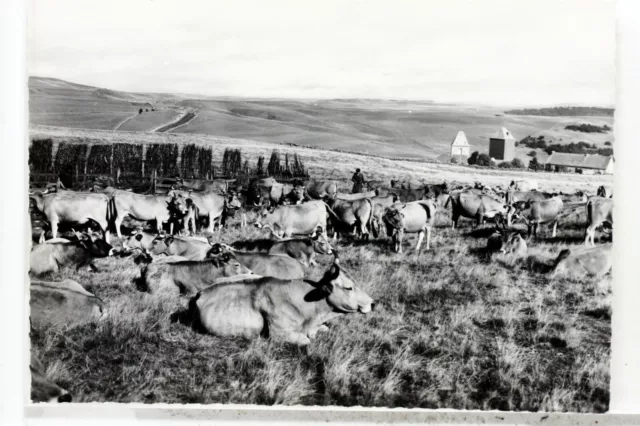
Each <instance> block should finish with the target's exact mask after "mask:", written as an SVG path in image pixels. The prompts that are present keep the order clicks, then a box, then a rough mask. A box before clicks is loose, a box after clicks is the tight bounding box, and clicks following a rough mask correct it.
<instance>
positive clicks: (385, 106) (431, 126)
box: [29, 77, 613, 160]
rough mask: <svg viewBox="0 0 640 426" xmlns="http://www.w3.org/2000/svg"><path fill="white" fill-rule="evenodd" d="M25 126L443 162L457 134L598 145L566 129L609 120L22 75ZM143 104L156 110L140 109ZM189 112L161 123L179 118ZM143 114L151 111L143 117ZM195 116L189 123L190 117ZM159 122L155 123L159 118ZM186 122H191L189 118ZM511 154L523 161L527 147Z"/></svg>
mask: <svg viewBox="0 0 640 426" xmlns="http://www.w3.org/2000/svg"><path fill="white" fill-rule="evenodd" d="M29 89H30V96H29V112H30V123H31V124H33V125H47V126H57V127H66V128H75V129H99V130H111V131H152V130H155V131H158V130H159V129H168V130H167V132H168V133H172V134H176V133H188V134H190V135H193V136H195V135H198V134H201V135H212V136H219V137H229V138H238V139H250V140H253V141H261V142H268V143H278V144H283V143H284V144H296V145H304V146H310V147H316V148H321V149H325V150H340V151H350V152H357V153H363V154H370V155H377V156H382V157H387V158H411V159H416V160H435V159H437V158H448V157H447V156H448V155H449V154H450V152H451V151H450V149H451V148H450V146H451V143H452V141H453V139H454V138H455V136H456V134H457V133H458V131H460V130H463V131H464V132H465V134H466V136H467V139H468V140H469V144H470V145H471V149H472V151H476V150H477V151H479V152H481V153H483V152H484V153H487V152H488V150H489V138H490V137H491V136H492V135H494V134H496V133H497V132H498V130H499V129H500V128H501V127H506V128H507V129H509V131H510V132H511V133H512V134H513V135H514V136H515V137H516V138H518V139H521V138H523V137H525V136H529V135H530V136H532V137H538V136H540V135H544V136H545V137H546V138H547V140H549V141H550V142H553V143H561V144H568V143H571V142H576V143H577V142H579V141H582V140H584V141H585V142H588V143H590V144H595V145H597V146H598V147H604V144H605V142H607V141H611V135H608V134H602V133H587V134H582V133H578V132H574V131H571V130H568V129H566V128H565V127H566V126H568V125H572V124H576V122H583V121H585V122H586V121H588V122H589V124H592V125H594V126H595V125H597V126H604V125H607V126H612V125H613V118H612V117H610V116H600V117H595V116H594V117H590V118H589V119H588V120H586V119H585V120H576V119H575V118H574V117H561V116H523V115H503V114H502V112H503V110H502V109H500V108H494V107H488V106H475V105H454V104H436V103H433V102H431V101H411V100H391V99H387V100H380V99H322V100H309V99H305V100H303V99H254V98H251V99H249V98H228V97H224V98H215V97H211V96H204V95H202V96H199V95H178V94H167V93H164V94H163V93H132V92H122V91H117V90H111V89H106V88H98V87H91V86H85V85H78V84H74V83H69V82H65V81H63V80H57V79H48V78H40V77H32V78H30V79H29ZM144 102H149V103H150V104H151V105H152V106H153V109H154V110H155V111H149V112H147V111H144V112H143V114H138V112H139V108H140V107H143V108H144V109H145V110H146V109H147V106H146V104H140V103H144ZM187 112H191V113H193V115H190V116H188V117H186V118H185V120H184V121H183V122H181V123H180V124H182V123H184V124H183V125H180V126H177V127H176V126H175V125H171V126H168V127H167V125H169V124H170V123H172V122H174V121H175V120H176V116H177V114H183V115H184V114H186V113H187ZM148 114H149V115H148ZM191 118H193V119H191ZM165 119H166V122H163V121H162V120H165ZM187 119H190V121H188V120H187ZM524 149H526V147H522V149H520V148H518V149H516V155H517V156H519V157H521V158H523V159H528V157H526V154H527V152H528V151H530V149H529V150H528V151H524Z"/></svg>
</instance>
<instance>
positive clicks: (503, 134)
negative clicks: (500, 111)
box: [491, 127, 515, 140]
mask: <svg viewBox="0 0 640 426" xmlns="http://www.w3.org/2000/svg"><path fill="white" fill-rule="evenodd" d="M491 139H504V140H507V139H509V140H515V138H514V137H513V135H512V134H511V132H510V131H509V130H507V128H506V127H502V128H501V129H500V130H498V133H497V134H496V135H495V136H491Z"/></svg>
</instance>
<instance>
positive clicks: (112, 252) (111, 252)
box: [107, 247, 116, 256]
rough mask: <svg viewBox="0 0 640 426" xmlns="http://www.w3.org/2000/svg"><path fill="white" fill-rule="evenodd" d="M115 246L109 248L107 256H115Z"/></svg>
mask: <svg viewBox="0 0 640 426" xmlns="http://www.w3.org/2000/svg"><path fill="white" fill-rule="evenodd" d="M115 250H116V249H115V248H113V247H111V249H110V250H109V254H108V255H107V256H113V255H114V254H115Z"/></svg>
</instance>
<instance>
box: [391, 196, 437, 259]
mask: <svg viewBox="0 0 640 426" xmlns="http://www.w3.org/2000/svg"><path fill="white" fill-rule="evenodd" d="M435 217H436V206H435V204H434V203H433V202H432V201H430V200H423V201H412V202H410V203H406V204H400V203H398V204H394V205H393V206H391V207H390V208H388V209H387V212H386V213H385V215H384V217H383V220H384V222H385V223H386V224H387V227H388V228H387V229H388V230H389V231H391V232H390V233H391V235H392V241H393V244H394V249H395V251H396V252H397V253H402V239H403V236H404V234H405V233H416V232H417V233H418V243H417V244H416V249H415V250H416V253H419V252H420V245H421V244H422V239H423V238H424V234H425V231H426V233H427V250H429V246H430V243H431V228H432V227H433V224H434V221H435Z"/></svg>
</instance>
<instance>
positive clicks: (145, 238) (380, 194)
mask: <svg viewBox="0 0 640 426" xmlns="http://www.w3.org/2000/svg"><path fill="white" fill-rule="evenodd" d="M30 198H31V200H32V206H33V208H35V209H36V210H37V211H39V212H40V213H41V214H43V215H44V216H46V221H47V222H48V224H49V228H50V232H51V238H50V239H46V238H45V236H46V235H47V234H48V232H47V231H46V230H45V229H43V230H42V233H41V234H40V239H39V244H36V245H34V246H33V248H32V250H31V256H30V261H31V271H30V272H31V275H32V276H33V277H36V279H37V277H39V276H41V275H44V274H47V273H50V272H56V271H59V270H60V268H62V267H73V268H76V269H79V268H82V267H88V268H91V269H93V270H96V268H95V266H94V265H93V263H92V261H93V259H94V258H96V257H106V256H111V255H119V256H129V255H133V256H134V258H135V259H136V262H137V263H140V262H142V263H143V265H142V266H141V271H140V277H139V278H138V280H137V282H136V284H137V285H138V288H140V289H143V290H144V291H148V292H151V293H154V292H161V291H175V292H176V293H178V291H179V292H180V293H182V294H186V295H192V297H191V298H190V301H189V305H188V312H187V314H185V318H188V319H189V322H190V323H191V325H192V326H193V327H194V328H196V329H198V330H200V331H204V332H208V333H211V334H215V335H218V336H242V337H246V338H254V337H257V336H268V337H271V338H276V339H280V340H283V341H286V342H291V343H294V344H297V345H307V344H309V343H310V341H311V339H313V338H315V336H316V335H317V333H318V332H320V331H323V330H326V329H327V326H326V323H328V322H329V321H330V320H331V319H332V318H334V317H337V316H340V315H343V314H347V313H356V312H361V313H368V312H370V311H371V310H372V309H373V307H374V302H373V300H372V299H371V297H369V296H368V295H367V294H366V293H365V292H364V291H363V290H362V289H361V288H359V287H358V286H357V285H356V283H355V282H354V280H353V279H352V277H351V276H350V275H349V273H348V272H347V271H345V269H344V268H343V267H341V266H340V265H339V261H338V254H337V252H336V249H335V244H334V246H332V244H331V240H330V239H329V235H332V237H333V241H334V243H335V241H336V240H337V238H338V237H341V236H342V235H346V234H350V235H352V236H354V237H357V238H362V239H368V238H369V234H370V233H371V234H372V235H373V236H374V237H378V236H380V235H382V234H383V233H385V234H386V235H387V237H389V238H390V241H391V244H392V246H393V248H394V250H395V251H396V252H399V253H400V252H402V242H403V238H404V236H405V234H418V241H417V244H416V247H415V250H416V253H419V251H420V246H421V244H422V240H423V238H424V235H425V234H426V236H427V238H426V249H427V250H429V248H430V243H431V232H432V228H433V227H434V222H435V215H436V211H437V210H438V209H442V208H445V209H446V208H448V206H449V205H450V206H451V212H452V227H453V228H455V227H456V226H457V223H458V220H459V218H460V217H461V216H462V217H466V218H471V219H475V220H476V226H479V225H481V224H483V223H485V222H486V221H493V222H494V223H495V226H496V233H495V234H494V235H492V236H491V237H490V238H489V240H488V243H487V247H488V249H490V250H500V251H502V252H505V253H514V254H516V255H518V256H522V255H524V254H526V250H527V246H526V241H525V239H523V238H522V236H521V235H520V233H519V232H513V231H509V229H510V228H511V226H512V225H513V224H514V223H517V222H524V223H526V225H527V226H528V234H529V236H531V235H533V236H534V237H535V236H536V235H537V228H538V225H540V224H550V225H551V226H552V227H553V232H552V236H553V237H555V235H556V227H557V224H558V221H559V219H560V218H561V217H562V216H563V214H564V213H566V212H567V211H568V210H575V209H577V208H586V212H587V225H586V228H585V243H586V244H588V245H594V236H595V230H596V228H598V227H599V226H600V225H602V224H608V225H611V224H612V209H613V201H612V197H611V193H610V191H608V190H607V188H605V187H601V188H600V189H599V190H598V194H597V195H594V196H591V197H587V195H586V194H584V193H581V192H579V193H575V194H562V193H559V194H558V193H555V194H550V193H546V192H542V191H538V190H537V188H536V187H535V183H534V182H529V181H517V182H516V181H514V182H511V184H510V186H509V187H508V188H507V189H506V190H502V189H501V188H489V187H486V186H483V185H481V184H479V183H476V185H474V186H469V187H456V188H450V187H449V185H447V184H446V183H441V184H426V185H425V184H421V183H420V184H416V183H415V182H411V181H410V182H402V183H398V182H393V181H392V182H391V183H390V185H386V186H384V185H373V186H371V185H370V186H369V187H368V190H367V191H366V192H364V193H357V194H343V193H339V192H338V187H337V184H336V183H335V182H310V183H307V184H306V185H303V184H300V185H289V184H281V183H278V182H276V181H275V180H273V179H271V178H268V179H261V180H255V181H253V182H252V183H251V184H250V185H248V187H247V188H232V187H231V182H229V181H224V180H219V181H192V182H188V183H187V182H181V187H180V188H176V189H173V190H171V191H169V192H168V193H167V194H163V195H153V194H152V195H143V194H136V193H133V192H131V191H127V190H121V189H115V188H112V187H107V188H102V189H101V188H95V189H94V190H93V191H89V192H74V191H67V190H58V191H56V192H46V191H45V192H38V193H31V194H30ZM251 210H253V211H255V212H256V213H257V220H256V222H255V223H254V225H255V226H256V227H258V228H262V229H264V230H268V231H270V233H271V234H272V235H273V236H274V237H275V239H269V240H258V241H238V242H235V243H233V244H231V245H227V244H223V243H219V242H216V241H215V238H213V237H212V232H213V230H214V227H215V225H216V224H218V225H219V227H220V229H222V227H223V226H224V224H225V222H226V221H227V220H228V218H229V217H231V216H234V215H235V213H236V212H237V211H240V213H241V219H240V222H241V224H240V226H245V225H246V222H247V220H246V212H248V211H251ZM130 218H134V219H135V220H136V221H139V222H146V221H148V222H151V223H152V224H154V225H155V232H147V231H144V230H142V229H140V228H138V229H135V230H134V232H132V233H130V234H129V235H128V236H127V237H126V239H120V241H121V243H122V244H121V248H115V247H114V246H112V245H111V244H110V240H111V239H110V231H115V232H116V234H117V235H118V237H120V238H122V229H123V223H124V222H125V220H127V219H130ZM83 224H90V225H91V226H93V227H97V228H99V229H98V230H97V231H96V230H92V229H89V230H85V231H83V232H78V231H75V230H74V229H70V230H69V231H67V232H66V233H64V234H61V232H59V231H60V230H62V228H63V227H64V226H65V225H66V226H75V227H76V229H79V228H77V227H78V226H79V225H83ZM164 227H166V228H168V230H169V232H168V233H166V232H165V231H164ZM202 229H206V231H207V232H208V233H209V234H208V239H207V240H203V239H201V238H199V237H193V236H191V235H192V234H193V233H194V232H197V231H198V230H202ZM174 230H175V231H176V232H177V233H178V234H183V235H173V233H174V232H173V231H174ZM59 235H63V236H64V238H60V237H59ZM188 235H189V236H188ZM610 246H611V244H603V245H600V246H597V247H595V248H587V249H583V250H577V251H576V250H573V251H571V252H570V251H568V250H564V251H562V252H561V253H560V255H559V256H558V259H557V261H556V263H555V269H556V270H561V269H572V268H576V267H582V268H586V269H587V270H586V272H589V273H596V274H601V273H606V272H608V270H609V269H610V263H611V261H610V257H611V255H610V252H611V248H610ZM316 254H333V255H334V261H333V264H332V265H331V266H330V267H329V268H328V269H327V271H326V272H325V273H324V276H323V277H322V278H321V279H320V280H319V281H317V282H314V281H311V280H309V279H305V277H306V268H307V267H309V266H311V265H314V264H315V260H314V256H315V255H316ZM594 259H595V260H594ZM585 265H587V266H586V267H585ZM590 268H591V269H590ZM594 268H595V269H594ZM105 314H106V309H105V306H104V303H103V301H102V300H100V299H99V298H97V297H96V296H94V295H93V294H91V293H89V292H87V291H86V290H85V289H84V288H83V287H82V286H81V285H80V284H78V283H77V282H75V281H72V280H65V281H62V282H53V281H36V280H35V279H34V280H32V281H31V323H32V326H33V327H38V326H39V325H42V324H46V323H52V322H54V323H65V324H68V323H69V322H75V321H80V320H83V319H84V320H86V318H87V317H104V315H105ZM37 364H38V362H37V360H33V362H32V373H33V377H34V379H33V380H34V381H33V382H32V385H33V386H35V383H36V376H37V377H39V378H38V380H39V381H43V380H44V382H46V378H44V377H41V376H42V375H41V374H40V375H39V376H38V374H39V373H38V371H39V370H38V367H37ZM40 379H42V380H40ZM38 383H39V382H38ZM49 386H50V387H49V388H47V389H49V390H48V391H46V392H45V391H43V390H42V389H43V387H42V386H39V387H38V388H37V389H36V388H32V398H33V399H34V400H36V401H49V400H52V398H53V399H57V400H60V401H63V400H68V399H69V398H70V397H69V396H68V395H67V393H64V392H62V391H61V390H59V388H57V387H56V386H55V385H54V384H51V383H49ZM51 386H53V387H51ZM56 388H57V389H58V390H55V389H56ZM38 389H40V390H39V391H38ZM34 392H35V393H34ZM38 392H40V393H41V395H40V394H38ZM43 395H44V396H43Z"/></svg>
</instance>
